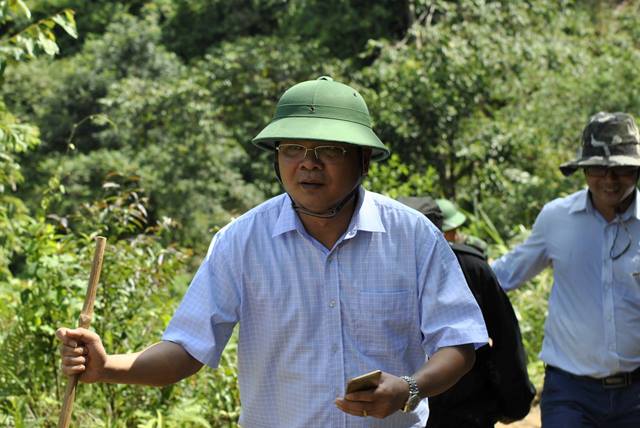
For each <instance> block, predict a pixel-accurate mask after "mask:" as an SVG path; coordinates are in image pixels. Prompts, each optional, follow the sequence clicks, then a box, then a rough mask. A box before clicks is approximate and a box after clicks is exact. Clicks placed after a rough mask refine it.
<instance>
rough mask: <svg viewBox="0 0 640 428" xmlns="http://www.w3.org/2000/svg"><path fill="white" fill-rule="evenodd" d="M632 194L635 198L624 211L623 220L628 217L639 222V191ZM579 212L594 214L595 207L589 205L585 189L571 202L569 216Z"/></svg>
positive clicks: (587, 193)
mask: <svg viewBox="0 0 640 428" xmlns="http://www.w3.org/2000/svg"><path fill="white" fill-rule="evenodd" d="M634 192H635V193H636V196H635V198H634V199H633V202H632V203H631V206H629V208H627V211H625V213H624V214H623V215H622V217H623V218H624V219H625V220H626V219H628V218H629V217H635V218H636V219H638V220H640V203H638V198H640V191H639V190H638V188H637V187H636V189H635V190H634ZM580 211H587V212H589V213H594V212H595V207H594V206H593V204H592V203H591V198H590V197H589V189H585V190H584V192H583V193H582V195H580V196H579V197H577V198H576V199H575V200H574V201H573V204H571V208H570V209H569V214H573V213H576V212H580Z"/></svg>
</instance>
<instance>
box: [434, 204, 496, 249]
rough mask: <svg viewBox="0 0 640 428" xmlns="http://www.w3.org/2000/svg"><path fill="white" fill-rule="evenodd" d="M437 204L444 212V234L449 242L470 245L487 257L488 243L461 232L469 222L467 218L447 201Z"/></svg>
mask: <svg viewBox="0 0 640 428" xmlns="http://www.w3.org/2000/svg"><path fill="white" fill-rule="evenodd" d="M436 203H437V204H438V207H439V208H440V211H442V217H443V220H442V232H444V236H445V238H446V239H447V241H449V242H454V243H457V244H462V245H468V246H470V247H473V248H475V249H476V250H478V251H480V252H481V253H482V254H483V255H485V256H486V253H487V243H486V242H484V241H483V240H482V239H480V238H478V237H476V236H472V235H467V234H464V233H462V232H460V227H461V226H462V225H463V224H464V223H465V222H466V221H467V216H466V215H464V213H463V212H462V211H460V210H459V209H458V207H456V205H455V204H454V203H453V202H451V201H449V200H447V199H436Z"/></svg>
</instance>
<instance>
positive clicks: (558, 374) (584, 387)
mask: <svg viewBox="0 0 640 428" xmlns="http://www.w3.org/2000/svg"><path fill="white" fill-rule="evenodd" d="M540 410H541V413H542V428H587V427H588V428H640V381H635V380H634V382H632V383H631V384H630V385H627V386H621V387H618V388H605V387H604V386H603V385H602V384H601V383H600V382H598V381H596V380H592V379H585V378H583V377H580V376H574V375H572V374H569V373H567V372H565V371H562V370H560V369H557V368H554V367H547V370H546V374H545V379H544V389H543V390H542V401H541V403H540Z"/></svg>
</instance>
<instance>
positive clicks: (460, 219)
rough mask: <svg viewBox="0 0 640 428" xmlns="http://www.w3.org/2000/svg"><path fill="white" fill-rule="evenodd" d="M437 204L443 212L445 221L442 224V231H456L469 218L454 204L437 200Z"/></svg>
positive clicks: (444, 200)
mask: <svg viewBox="0 0 640 428" xmlns="http://www.w3.org/2000/svg"><path fill="white" fill-rule="evenodd" d="M436 203H437V204H438V206H439V207H440V210H441V211H442V215H443V216H444V221H443V222H442V231H443V232H448V231H450V230H452V229H456V228H458V227H460V226H462V224H463V223H464V222H465V221H466V220H467V216H465V215H464V214H462V213H461V212H460V211H459V210H458V208H456V206H455V205H454V204H453V202H451V201H448V200H446V199H436Z"/></svg>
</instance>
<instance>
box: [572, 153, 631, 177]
mask: <svg viewBox="0 0 640 428" xmlns="http://www.w3.org/2000/svg"><path fill="white" fill-rule="evenodd" d="M585 166H607V167H614V166H639V167H640V159H638V158H636V157H632V156H624V155H613V156H608V157H605V156H591V157H588V158H584V159H576V160H573V161H570V162H565V163H563V164H562V165H560V172H562V174H563V175H564V176H565V177H568V176H570V175H571V174H573V173H574V172H576V170H578V169H579V168H584V167H585Z"/></svg>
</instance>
